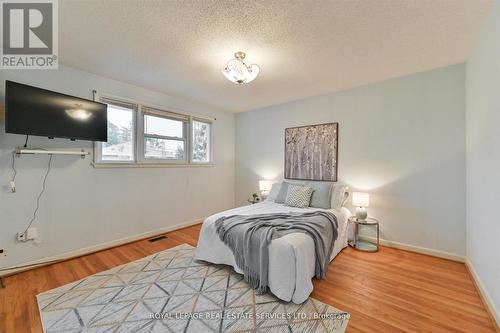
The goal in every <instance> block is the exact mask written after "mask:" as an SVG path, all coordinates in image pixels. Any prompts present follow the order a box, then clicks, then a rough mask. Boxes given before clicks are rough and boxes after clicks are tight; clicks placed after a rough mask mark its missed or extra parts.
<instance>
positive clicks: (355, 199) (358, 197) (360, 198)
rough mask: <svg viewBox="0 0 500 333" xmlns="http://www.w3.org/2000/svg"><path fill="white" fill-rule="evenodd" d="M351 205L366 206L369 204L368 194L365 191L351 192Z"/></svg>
mask: <svg viewBox="0 0 500 333" xmlns="http://www.w3.org/2000/svg"><path fill="white" fill-rule="evenodd" d="M352 205H353V206H356V207H368V206H369V205H370V194H368V193H365V192H352Z"/></svg>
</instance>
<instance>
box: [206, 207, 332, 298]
mask: <svg viewBox="0 0 500 333" xmlns="http://www.w3.org/2000/svg"><path fill="white" fill-rule="evenodd" d="M215 226H216V228H217V234H218V235H219V238H220V239H221V241H223V242H224V244H226V245H227V246H228V247H229V248H230V249H231V250H232V252H233V254H234V257H235V259H236V264H237V265H238V267H239V268H241V269H242V270H243V276H244V279H245V281H246V282H247V283H248V284H250V286H251V287H252V288H253V289H255V291H256V293H258V294H261V293H264V292H266V291H267V286H268V269H269V244H270V243H271V241H272V240H273V239H276V238H279V237H282V236H284V235H286V234H290V233H294V232H301V233H305V234H307V235H309V236H311V238H312V239H313V241H314V248H315V254H316V258H315V276H316V277H317V278H319V279H324V278H325V275H326V271H327V266H328V264H329V262H330V255H331V253H332V251H333V245H334V242H335V240H336V239H337V234H338V233H337V228H338V222H337V218H336V216H335V215H334V214H332V213H330V212H326V211H314V212H306V213H288V214H284V213H274V214H258V215H248V216H245V215H232V216H223V217H220V218H218V219H217V220H216V221H215Z"/></svg>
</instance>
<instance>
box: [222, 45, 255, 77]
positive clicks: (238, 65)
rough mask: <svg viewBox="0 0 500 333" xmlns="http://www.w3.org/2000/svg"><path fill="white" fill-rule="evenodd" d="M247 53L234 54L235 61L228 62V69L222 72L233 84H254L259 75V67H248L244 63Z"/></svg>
mask: <svg viewBox="0 0 500 333" xmlns="http://www.w3.org/2000/svg"><path fill="white" fill-rule="evenodd" d="M245 56H246V55H245V52H236V53H235V54H234V58H235V59H231V60H229V61H228V62H227V65H226V67H225V68H224V69H223V70H222V74H224V76H225V77H226V78H227V79H228V80H229V81H231V82H234V83H236V84H243V83H249V82H252V81H253V80H254V79H255V78H256V77H257V75H259V71H260V68H259V66H257V65H255V64H253V65H250V66H249V65H247V64H245V62H244V61H243V59H245Z"/></svg>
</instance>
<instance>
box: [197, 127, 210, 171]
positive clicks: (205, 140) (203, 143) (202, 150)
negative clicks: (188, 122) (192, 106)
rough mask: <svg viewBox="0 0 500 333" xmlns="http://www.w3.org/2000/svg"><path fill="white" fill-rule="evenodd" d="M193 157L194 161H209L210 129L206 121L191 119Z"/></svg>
mask: <svg viewBox="0 0 500 333" xmlns="http://www.w3.org/2000/svg"><path fill="white" fill-rule="evenodd" d="M192 124H193V138H192V140H193V157H192V160H193V162H195V163H208V162H210V130H211V124H210V123H209V122H207V121H202V120H193V121H192Z"/></svg>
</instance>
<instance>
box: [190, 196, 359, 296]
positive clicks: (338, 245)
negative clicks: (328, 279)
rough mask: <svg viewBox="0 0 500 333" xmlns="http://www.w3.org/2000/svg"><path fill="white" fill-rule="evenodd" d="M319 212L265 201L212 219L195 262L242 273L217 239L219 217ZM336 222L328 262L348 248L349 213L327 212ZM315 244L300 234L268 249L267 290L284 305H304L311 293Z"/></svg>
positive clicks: (343, 210) (206, 225) (279, 240)
mask: <svg viewBox="0 0 500 333" xmlns="http://www.w3.org/2000/svg"><path fill="white" fill-rule="evenodd" d="M311 210H323V211H325V210H326V209H321V208H312V207H308V208H295V207H289V206H285V205H283V204H279V203H275V202H274V201H264V202H261V203H257V204H254V205H249V206H244V207H239V208H235V209H231V210H227V211H224V212H220V213H218V214H215V215H212V216H210V217H208V218H207V219H205V221H204V222H203V225H202V228H201V233H200V238H199V240H198V246H197V248H196V252H195V259H197V260H204V261H207V262H211V263H214V264H225V265H230V266H232V267H233V268H234V269H235V271H236V272H238V273H242V271H241V269H240V268H239V267H238V266H237V265H236V263H235V259H234V256H233V253H232V252H231V250H230V249H229V247H227V246H226V245H225V244H224V243H223V242H222V241H221V240H220V239H219V236H218V235H217V232H216V228H215V221H216V220H217V218H219V217H221V216H229V215H254V214H265V213H289V212H304V211H311ZM328 211H330V212H332V213H334V214H335V216H336V217H337V221H338V238H337V240H336V241H335V245H334V248H333V251H332V254H331V256H330V261H331V260H333V258H335V256H337V254H338V253H339V252H340V251H341V250H342V249H343V248H345V247H346V246H347V241H348V233H349V232H348V229H349V228H348V221H347V220H348V218H349V216H350V215H351V213H350V212H349V210H348V209H347V208H345V207H342V208H341V209H339V210H335V209H329V210H328ZM314 256H315V252H314V243H313V240H312V239H311V238H310V236H308V235H306V234H303V233H291V234H288V235H286V236H283V237H281V238H277V239H274V240H273V241H272V242H271V244H270V246H269V289H270V291H271V292H272V293H273V294H274V295H275V296H277V297H278V298H280V299H282V300H284V301H287V302H289V301H291V302H293V303H296V304H299V303H303V302H304V301H305V300H307V298H308V297H309V295H310V294H311V292H312V290H313V284H312V281H311V279H312V278H313V277H314Z"/></svg>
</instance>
